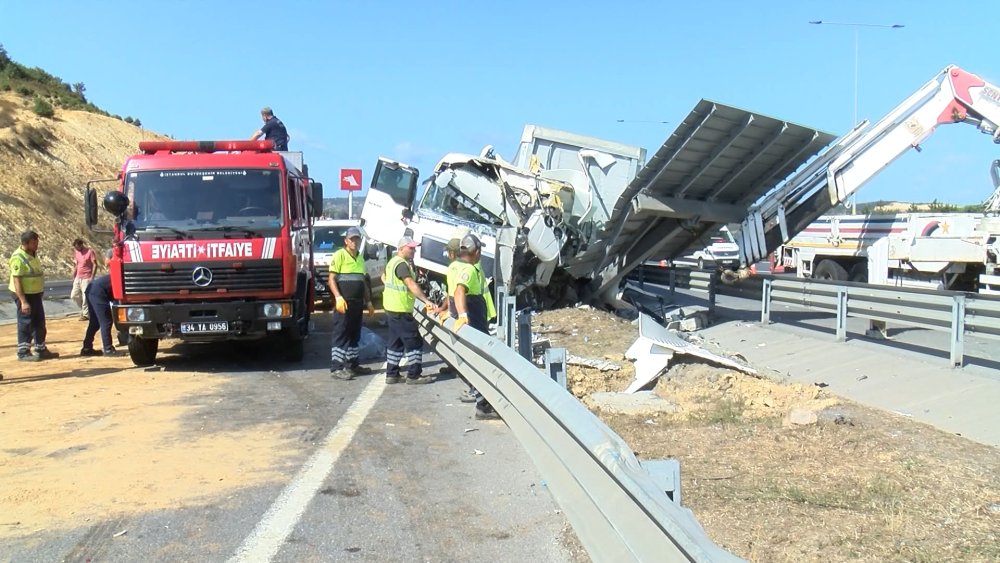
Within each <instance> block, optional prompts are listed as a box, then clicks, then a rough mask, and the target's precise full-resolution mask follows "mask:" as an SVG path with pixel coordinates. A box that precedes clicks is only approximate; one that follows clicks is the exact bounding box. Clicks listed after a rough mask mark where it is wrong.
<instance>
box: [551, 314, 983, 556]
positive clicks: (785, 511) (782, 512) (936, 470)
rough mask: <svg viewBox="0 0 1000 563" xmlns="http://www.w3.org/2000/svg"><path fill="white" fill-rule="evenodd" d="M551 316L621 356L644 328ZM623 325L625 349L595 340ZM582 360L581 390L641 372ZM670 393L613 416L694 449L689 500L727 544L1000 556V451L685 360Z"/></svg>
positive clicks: (832, 552) (652, 439)
mask: <svg viewBox="0 0 1000 563" xmlns="http://www.w3.org/2000/svg"><path fill="white" fill-rule="evenodd" d="M593 317H598V318H597V319H596V320H595V319H594V318H593ZM538 319H539V320H540V322H539V323H538V324H537V326H542V325H544V326H545V327H546V328H544V329H543V330H547V331H550V334H549V336H552V335H560V341H561V344H560V345H565V346H567V347H568V348H569V349H570V351H571V352H573V353H575V354H578V355H587V356H596V355H598V353H597V352H599V353H600V355H605V354H607V355H614V354H615V353H617V354H619V355H620V354H621V353H622V352H623V351H624V350H625V349H626V348H627V347H628V346H629V345H630V344H631V341H632V338H634V333H633V334H632V335H630V334H629V333H628V331H627V330H624V329H623V328H624V327H629V328H631V327H630V325H627V324H624V325H623V326H622V323H620V322H619V321H617V320H615V319H613V318H611V317H610V316H607V315H605V314H603V313H600V312H595V311H576V310H572V309H567V310H563V311H558V312H556V311H554V312H549V313H543V314H542V315H539V317H538ZM615 323H618V324H617V325H616V324H615ZM615 326H618V327H619V329H618V337H617V342H618V344H617V348H615V346H614V345H613V343H612V342H610V339H609V341H608V342H604V341H601V339H600V337H598V346H597V348H594V347H593V346H592V343H593V342H594V340H593V339H592V338H588V342H583V341H582V336H583V335H585V334H594V333H593V330H594V329H595V328H596V329H597V330H598V331H599V332H598V333H597V334H598V335H599V334H601V333H603V332H604V328H606V327H615ZM574 327H575V329H576V331H577V334H576V335H574V334H572V332H573V328H574ZM588 330H589V331H590V332H589V333H588V332H587V331H588ZM536 331H537V328H536ZM564 333H565V334H564ZM553 340H555V339H553ZM595 350H596V352H595ZM578 369H579V370H580V371H579V373H578V375H579V377H580V379H581V381H580V382H577V383H575V384H574V391H576V392H588V393H589V392H592V391H586V390H621V389H623V388H624V386H625V385H627V383H628V381H624V382H623V381H621V379H625V378H623V377H622V376H620V375H619V376H616V377H617V379H616V378H615V377H608V376H607V375H606V374H600V372H598V371H596V370H591V369H588V368H578ZM629 369H630V366H629ZM630 378H631V375H629V378H628V379H630ZM656 392H657V393H658V394H660V395H663V396H665V397H668V398H670V399H671V400H675V401H676V402H677V403H678V404H679V405H680V406H681V410H680V412H678V413H676V414H673V415H659V416H655V417H651V416H633V417H630V416H623V415H607V416H605V415H602V417H603V418H604V419H605V420H606V422H608V424H609V425H610V426H611V427H612V428H613V429H614V430H615V431H616V432H617V433H618V434H620V435H621V436H622V438H624V439H625V441H626V442H627V443H628V444H629V445H630V446H631V447H632V448H633V449H634V450H635V452H636V454H637V455H638V456H639V457H640V458H644V459H662V458H676V459H679V460H680V461H681V468H682V469H681V476H682V486H683V494H684V499H685V504H686V505H687V506H688V507H689V508H691V509H692V510H693V511H694V513H695V516H696V517H697V518H698V520H699V521H700V522H701V523H702V525H703V526H704V527H705V529H706V531H707V532H708V534H709V536H710V537H711V538H712V539H713V540H714V541H715V542H717V543H719V544H720V545H722V546H723V547H725V548H726V549H728V550H730V551H732V552H734V553H736V554H737V555H739V556H741V557H745V558H748V559H750V560H752V561H767V562H779V561H795V562H799V561H1000V452H998V451H997V450H996V449H993V448H990V447H988V446H983V445H979V444H975V443H973V442H970V441H968V440H965V439H963V438H960V437H957V436H953V435H951V434H947V433H944V432H941V431H938V430H936V429H934V428H932V427H930V426H927V425H924V424H921V423H918V422H914V421H912V420H910V419H907V418H903V417H899V416H896V415H891V414H887V413H884V412H882V411H877V410H873V409H868V408H866V407H862V406H859V405H855V404H851V403H848V402H846V401H843V400H841V399H838V398H836V397H831V396H828V395H826V394H825V393H823V392H821V391H820V390H818V389H816V388H814V387H810V386H801V385H798V386H794V385H784V384H782V383H780V382H777V381H772V380H769V379H758V378H752V377H747V376H744V375H742V374H735V373H731V372H727V371H726V370H722V369H717V368H712V367H707V366H703V365H700V364H678V365H676V366H673V367H672V368H671V370H670V371H669V372H668V374H667V376H665V377H661V380H660V382H659V383H658V384H657V387H656ZM581 396H582V394H581ZM837 403H839V404H837ZM791 408H809V409H811V410H815V411H819V412H820V415H821V416H820V422H819V423H818V424H815V425H810V426H803V427H793V426H789V425H787V424H784V423H783V418H784V416H785V415H786V414H787V412H788V411H789V410H790V409H791ZM599 414H600V413H599Z"/></svg>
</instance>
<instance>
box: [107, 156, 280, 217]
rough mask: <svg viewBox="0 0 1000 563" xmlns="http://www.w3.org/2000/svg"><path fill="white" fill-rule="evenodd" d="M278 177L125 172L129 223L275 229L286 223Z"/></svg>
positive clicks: (272, 172)
mask: <svg viewBox="0 0 1000 563" xmlns="http://www.w3.org/2000/svg"><path fill="white" fill-rule="evenodd" d="M281 181H282V173H281V172H280V171H279V170H276V169H266V168H222V169H171V170H143V171H133V172H128V174H127V176H126V179H125V194H126V195H127V196H128V197H129V207H128V210H127V215H126V217H127V219H128V220H129V222H130V223H131V224H132V226H133V227H134V228H135V230H137V231H142V230H146V229H158V228H160V229H163V228H165V229H169V230H173V231H185V232H186V231H194V232H196V231H198V230H200V229H205V228H206V227H242V228H245V229H247V230H248V231H250V230H252V231H256V232H260V231H273V230H276V229H279V228H281V227H282V226H283V225H284V224H285V216H286V213H285V208H286V207H287V201H286V198H285V196H284V193H283V191H282V189H281Z"/></svg>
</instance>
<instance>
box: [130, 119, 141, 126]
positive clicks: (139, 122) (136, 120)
mask: <svg viewBox="0 0 1000 563" xmlns="http://www.w3.org/2000/svg"><path fill="white" fill-rule="evenodd" d="M132 125H135V126H136V127H142V122H141V121H139V118H138V117H137V118H135V119H134V120H133V121H132Z"/></svg>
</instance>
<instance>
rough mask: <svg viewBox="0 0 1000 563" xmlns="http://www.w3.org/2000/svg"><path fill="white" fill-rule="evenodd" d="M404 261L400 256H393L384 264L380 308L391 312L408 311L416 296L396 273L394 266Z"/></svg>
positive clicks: (411, 307)
mask: <svg viewBox="0 0 1000 563" xmlns="http://www.w3.org/2000/svg"><path fill="white" fill-rule="evenodd" d="M404 263H406V260H403V258H401V257H400V256H393V257H392V259H391V260H389V263H388V264H386V266H385V289H383V291H382V308H383V309H385V310H386V311H389V312H392V313H409V312H411V311H413V304H414V303H415V302H416V300H417V297H416V296H415V295H413V294H412V293H410V288H408V287H406V282H404V281H403V280H402V279H400V278H399V277H398V276H397V275H396V267H397V266H399V265H400V264H404Z"/></svg>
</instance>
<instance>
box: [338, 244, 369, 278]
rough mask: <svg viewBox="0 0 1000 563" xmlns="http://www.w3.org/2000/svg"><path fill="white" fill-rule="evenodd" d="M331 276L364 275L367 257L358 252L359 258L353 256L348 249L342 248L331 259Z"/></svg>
mask: <svg viewBox="0 0 1000 563" xmlns="http://www.w3.org/2000/svg"><path fill="white" fill-rule="evenodd" d="M330 273H331V274H362V275H363V274H364V273H365V257H364V256H362V255H361V252H360V251H359V252H358V255H357V256H351V253H350V252H348V251H347V249H346V248H341V249H339V250H337V251H336V252H334V253H333V258H331V259H330Z"/></svg>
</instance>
